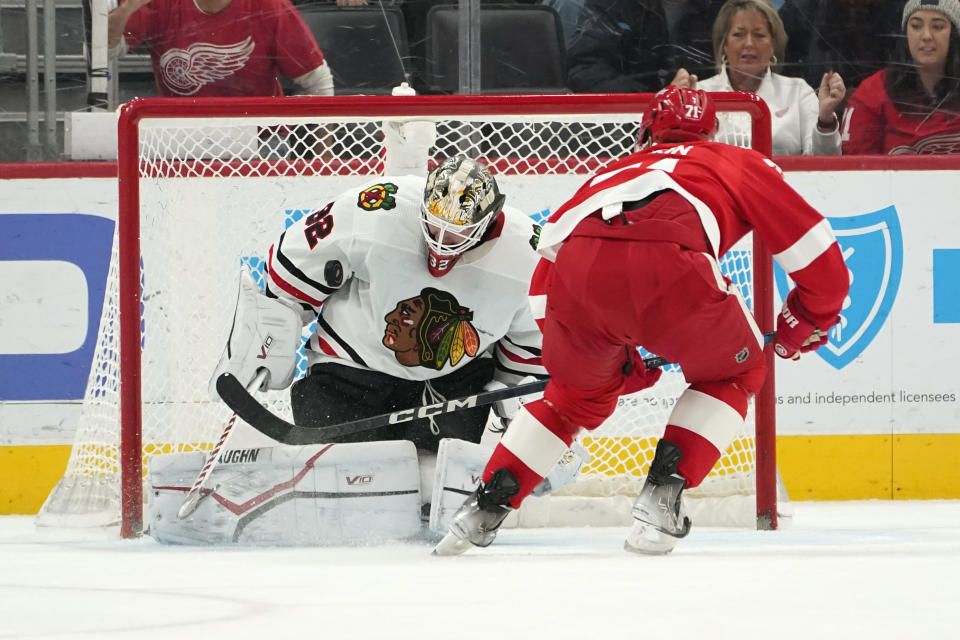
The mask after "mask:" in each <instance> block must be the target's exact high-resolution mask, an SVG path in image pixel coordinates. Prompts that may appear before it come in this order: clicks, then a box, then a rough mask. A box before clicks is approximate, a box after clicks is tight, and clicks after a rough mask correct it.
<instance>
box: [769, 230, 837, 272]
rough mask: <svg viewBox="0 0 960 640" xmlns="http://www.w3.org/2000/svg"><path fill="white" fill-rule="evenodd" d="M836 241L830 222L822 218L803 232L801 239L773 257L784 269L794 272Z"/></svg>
mask: <svg viewBox="0 0 960 640" xmlns="http://www.w3.org/2000/svg"><path fill="white" fill-rule="evenodd" d="M834 242H836V238H834V235H833V230H832V229H831V228H830V223H829V222H827V221H826V220H821V221H820V222H818V223H817V224H816V225H814V226H813V227H812V228H811V229H810V230H809V231H807V232H806V233H805V234H803V235H802V236H801V237H800V239H799V240H797V241H796V242H794V243H793V244H792V245H791V246H789V247H787V248H786V249H784V250H783V251H781V252H780V253H778V254H776V255H774V256H773V257H774V258H775V259H776V261H777V263H779V265H780V266H781V267H783V270H784V271H786V272H787V273H794V272H796V271H800V270H801V269H804V268H805V267H807V266H808V265H809V264H810V263H811V262H813V261H814V260H816V259H817V258H819V257H820V256H821V255H822V254H823V252H824V251H826V250H827V249H829V248H830V247H831V246H832V245H833V243H834Z"/></svg>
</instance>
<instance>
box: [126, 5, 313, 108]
mask: <svg viewBox="0 0 960 640" xmlns="http://www.w3.org/2000/svg"><path fill="white" fill-rule="evenodd" d="M124 36H125V38H126V41H127V45H128V46H129V47H130V48H135V47H137V46H139V45H140V44H141V43H146V44H147V46H148V47H149V50H150V60H151V62H152V64H153V73H154V77H155V78H156V81H157V88H158V90H159V92H160V94H161V95H163V96H204V97H207V96H282V95H283V90H282V89H281V87H280V81H279V80H278V79H277V74H278V73H280V74H282V75H284V76H286V77H288V78H297V77H300V76H302V75H304V74H306V73H308V72H310V71H312V70H314V69H316V68H317V67H319V66H320V65H321V64H323V54H322V53H321V52H320V47H319V46H317V42H316V40H314V38H313V34H311V33H310V30H309V29H308V28H307V26H306V24H304V22H303V19H302V18H301V17H300V14H299V13H297V10H296V8H295V7H294V6H293V5H292V4H290V2H289V0H233V2H231V3H230V5H229V6H228V7H227V8H226V9H224V10H223V11H221V12H220V13H217V14H213V15H209V14H205V13H203V12H202V11H200V10H199V9H198V8H197V7H196V5H195V4H194V2H193V0H152V1H151V2H150V4H148V5H146V6H144V7H142V8H140V9H139V10H137V11H136V12H135V13H134V14H133V15H132V16H131V18H130V21H129V22H128V23H127V27H126V29H124Z"/></svg>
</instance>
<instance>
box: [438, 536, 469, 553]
mask: <svg viewBox="0 0 960 640" xmlns="http://www.w3.org/2000/svg"><path fill="white" fill-rule="evenodd" d="M472 546H473V545H472V544H470V542H468V541H467V540H463V539H461V538H458V537H457V536H455V535H454V534H452V533H448V534H447V535H445V536H443V539H442V540H441V541H440V542H438V543H437V546H435V547H434V548H433V555H435V556H459V555H460V554H462V553H463V552H464V551H466V550H467V549H469V548H470V547H472Z"/></svg>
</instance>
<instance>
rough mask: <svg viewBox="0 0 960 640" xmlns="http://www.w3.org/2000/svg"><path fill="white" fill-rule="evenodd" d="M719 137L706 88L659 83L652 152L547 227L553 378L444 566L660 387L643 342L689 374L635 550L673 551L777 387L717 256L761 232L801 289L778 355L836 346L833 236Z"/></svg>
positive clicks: (644, 148) (842, 272)
mask: <svg viewBox="0 0 960 640" xmlns="http://www.w3.org/2000/svg"><path fill="white" fill-rule="evenodd" d="M716 130H717V124H716V114H715V109H714V107H713V105H712V103H711V102H710V100H709V99H708V97H707V95H706V93H704V92H703V91H699V90H692V89H681V88H678V87H672V86H671V87H667V88H666V89H663V90H662V91H660V92H659V93H658V94H656V96H655V97H654V100H653V102H652V104H651V107H650V109H649V110H648V111H647V112H645V113H644V116H643V120H642V123H641V150H640V151H639V152H637V153H634V154H632V155H630V156H628V157H626V158H623V159H621V160H619V161H617V162H615V163H613V164H612V165H609V166H607V167H606V168H604V169H603V170H602V172H600V173H598V174H597V175H594V176H593V177H591V178H590V179H589V180H587V181H586V183H585V184H584V185H583V186H582V187H580V189H579V190H578V191H577V192H576V194H574V196H573V197H572V198H571V199H570V200H569V201H567V202H566V203H565V204H563V205H562V206H561V207H560V208H559V209H558V210H557V211H556V212H555V213H554V214H553V215H552V216H551V218H550V220H549V221H548V223H547V224H546V225H544V227H543V230H542V232H541V235H540V241H539V246H538V251H539V253H540V254H541V255H542V259H541V261H540V263H539V265H538V267H537V270H536V271H535V273H534V276H533V280H532V283H531V291H530V295H531V306H532V308H533V310H534V316H535V317H536V318H537V321H538V322H539V323H540V324H541V327H542V329H543V362H544V365H545V366H546V368H547V371H548V372H549V374H550V382H549V384H548V386H547V388H546V390H545V392H544V397H543V399H541V400H538V401H535V402H530V403H528V404H526V405H525V406H524V407H523V408H522V409H521V410H520V411H519V413H518V414H517V416H516V417H515V418H514V419H513V421H512V422H511V423H510V425H509V428H508V429H507V432H506V434H504V436H503V438H502V440H501V441H500V443H499V444H498V445H497V447H496V449H495V451H494V453H493V455H492V457H491V458H490V461H489V462H488V464H487V465H486V468H485V470H484V473H483V476H482V482H481V484H480V486H479V487H478V488H477V490H476V492H475V493H474V494H473V495H472V496H471V497H470V498H468V499H467V501H466V502H465V503H464V505H463V506H462V507H461V508H460V510H459V511H458V512H457V514H456V515H455V516H454V517H453V520H452V522H451V525H450V533H449V534H448V535H447V536H446V537H445V538H444V539H443V541H441V543H440V544H439V545H438V546H437V551H436V552H437V553H438V554H441V555H445V554H455V553H461V552H463V551H464V550H466V549H467V548H469V547H470V545H476V546H487V545H489V544H490V543H491V542H492V541H493V539H494V537H495V536H496V532H497V529H498V527H499V526H500V524H501V523H502V521H503V520H504V518H505V517H506V515H507V514H508V513H509V511H510V510H512V509H515V508H517V507H519V506H520V503H521V502H522V501H523V500H524V498H526V496H527V495H529V494H530V492H531V490H532V489H533V488H534V486H536V485H537V483H538V482H540V479H541V478H542V477H543V476H544V475H545V474H546V473H547V472H548V471H549V470H550V469H551V468H552V467H553V465H554V463H555V462H556V461H557V459H558V457H559V456H561V455H562V454H563V452H564V451H566V449H567V448H568V447H569V445H570V443H571V441H572V440H573V438H574V437H576V435H577V433H578V432H579V431H581V430H583V429H587V430H590V429H594V428H596V427H597V426H599V425H600V424H601V423H602V422H603V421H604V420H605V419H606V418H607V417H608V416H609V415H610V414H611V413H612V412H613V410H614V408H615V407H616V404H617V398H618V397H619V396H620V395H622V394H623V393H626V392H631V391H635V390H638V389H641V388H644V387H647V386H650V385H652V384H654V383H655V382H656V380H657V377H658V372H653V371H650V372H648V371H646V370H645V369H644V368H643V365H642V363H640V362H639V358H638V357H637V351H636V349H635V348H634V347H635V346H638V345H642V346H643V347H645V348H646V349H648V350H649V351H651V352H653V353H656V354H657V355H660V356H664V357H665V358H667V359H668V360H669V361H671V362H677V363H679V364H680V365H681V367H682V370H683V373H684V377H685V378H686V380H687V382H689V383H690V386H689V388H688V389H687V390H686V391H684V393H683V394H681V396H680V398H679V399H678V400H677V403H676V405H675V407H674V409H673V411H672V413H671V415H670V418H669V420H668V424H667V426H666V428H665V431H664V435H663V438H662V439H661V440H660V442H659V443H658V445H657V451H656V455H655V457H654V460H653V462H652V464H651V468H650V472H649V475H648V476H647V479H646V483H645V485H644V487H643V489H642V490H641V493H640V496H639V497H638V498H637V501H636V503H635V504H634V508H633V516H634V526H633V529H632V530H631V531H630V533H629V534H628V536H627V539H626V542H625V548H626V549H628V550H630V551H636V552H639V553H648V554H662V553H668V552H670V551H671V550H672V549H673V547H674V545H675V544H676V542H677V540H678V539H679V538H682V537H683V536H685V535H686V534H687V532H688V531H689V528H690V521H689V519H688V518H686V516H685V514H684V509H683V502H682V497H681V494H682V491H683V490H684V489H685V488H691V487H696V486H697V485H698V484H700V482H701V481H702V480H703V478H704V477H705V476H706V475H707V474H708V473H709V471H710V470H711V468H712V467H713V466H714V464H715V463H716V462H717V460H718V459H719V458H720V455H721V453H722V452H723V451H725V450H726V449H727V447H728V445H729V444H730V442H731V441H732V439H733V438H734V436H735V434H736V433H737V432H738V430H739V429H740V428H741V426H742V422H743V420H744V418H745V415H746V411H747V403H748V401H749V399H750V397H751V396H752V395H754V394H756V393H757V392H758V391H759V389H760V387H761V386H762V384H763V381H764V378H765V375H766V367H765V363H764V358H763V337H762V335H761V333H760V331H759V329H758V328H757V326H756V324H755V322H754V320H753V318H752V316H751V315H750V313H749V311H748V309H747V307H746V304H745V303H744V301H743V299H742V297H741V296H740V294H739V292H738V291H737V289H736V287H735V286H734V285H732V284H731V282H730V281H729V280H728V279H726V278H725V277H724V276H723V275H722V274H721V272H720V268H719V266H718V262H717V258H718V256H720V255H722V254H724V253H725V252H726V251H727V250H729V249H730V248H731V247H732V246H733V245H734V244H735V243H736V242H737V241H738V240H739V239H740V238H742V237H743V236H744V235H745V234H746V233H748V232H749V231H751V230H754V231H756V232H757V233H759V234H760V237H761V238H762V239H763V241H764V242H765V243H766V245H767V246H768V247H769V248H770V250H771V251H772V252H773V254H774V256H775V258H776V259H777V261H778V262H779V264H780V265H781V266H782V267H783V268H784V270H785V271H786V272H787V274H788V275H789V276H790V277H791V278H792V279H793V281H794V282H795V283H796V287H795V288H794V289H793V290H792V291H791V292H790V294H789V295H788V296H787V298H786V302H785V304H784V306H783V310H782V311H781V313H780V315H779V317H778V321H777V335H776V338H775V343H774V348H775V351H776V353H777V354H778V355H779V356H781V357H783V358H792V359H796V358H798V357H799V356H800V354H801V353H802V352H806V351H810V350H813V349H816V348H818V347H819V346H821V345H822V344H824V343H825V342H826V340H827V331H828V330H829V329H830V327H831V326H833V324H834V323H835V322H836V321H837V315H838V313H839V312H840V309H841V305H842V303H843V301H844V298H845V296H846V295H847V291H848V288H849V278H848V274H847V269H846V266H845V264H844V262H843V257H842V255H841V251H840V248H839V246H838V245H837V242H836V240H835V239H834V236H833V233H832V231H831V229H830V226H829V225H828V223H827V221H826V220H825V219H824V218H823V216H821V215H820V214H819V213H818V212H817V211H816V210H814V209H813V208H812V207H811V206H810V205H809V204H807V203H806V202H805V201H804V200H803V198H802V197H801V196H800V195H799V194H797V192H796V191H794V190H793V189H792V188H791V187H790V186H789V185H788V184H787V183H786V182H785V181H784V179H783V176H782V174H781V172H780V170H779V168H778V167H777V166H776V165H775V164H774V163H773V162H771V161H770V160H768V159H767V158H766V157H765V156H763V155H761V154H760V153H758V152H756V151H753V150H750V149H741V148H738V147H733V146H729V145H725V144H721V143H716V142H711V141H710V140H711V138H712V137H713V135H714V134H715V133H716ZM665 507H666V508H665Z"/></svg>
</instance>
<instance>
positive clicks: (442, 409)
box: [390, 396, 477, 424]
mask: <svg viewBox="0 0 960 640" xmlns="http://www.w3.org/2000/svg"><path fill="white" fill-rule="evenodd" d="M475 406H477V396H470V397H469V398H461V399H459V400H449V401H447V402H438V403H437V404H428V405H424V406H422V407H417V408H416V409H404V410H403V411H397V412H396V413H394V414H392V415H391V416H390V424H397V423H398V422H409V421H410V420H414V419H416V418H429V417H430V416H435V415H437V414H440V413H450V412H451V411H456V410H457V409H469V408H470V407H475Z"/></svg>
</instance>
